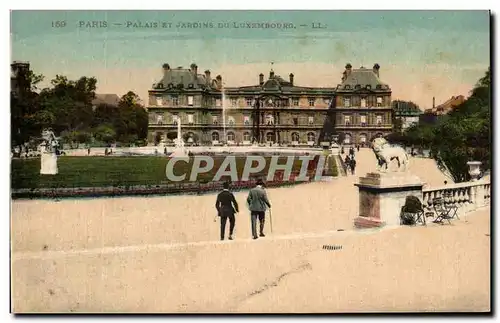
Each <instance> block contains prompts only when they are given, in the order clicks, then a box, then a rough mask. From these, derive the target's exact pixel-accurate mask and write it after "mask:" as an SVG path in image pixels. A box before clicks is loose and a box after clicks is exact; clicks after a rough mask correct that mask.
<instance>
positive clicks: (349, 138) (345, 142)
mask: <svg viewBox="0 0 500 323" xmlns="http://www.w3.org/2000/svg"><path fill="white" fill-rule="evenodd" d="M351 142H352V136H351V135H350V134H348V133H346V134H345V137H344V144H350V143H351Z"/></svg>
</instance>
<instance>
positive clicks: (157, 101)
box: [156, 96, 163, 105]
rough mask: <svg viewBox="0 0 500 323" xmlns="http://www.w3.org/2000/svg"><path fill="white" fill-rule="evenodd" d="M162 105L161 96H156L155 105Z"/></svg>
mask: <svg viewBox="0 0 500 323" xmlns="http://www.w3.org/2000/svg"><path fill="white" fill-rule="evenodd" d="M162 103H163V101H162V99H161V96H157V97H156V105H163V104H162Z"/></svg>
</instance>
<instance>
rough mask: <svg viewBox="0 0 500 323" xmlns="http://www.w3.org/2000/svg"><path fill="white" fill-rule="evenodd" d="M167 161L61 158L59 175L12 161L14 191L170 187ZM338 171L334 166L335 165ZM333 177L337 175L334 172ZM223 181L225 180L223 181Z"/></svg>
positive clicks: (182, 168)
mask: <svg viewBox="0 0 500 323" xmlns="http://www.w3.org/2000/svg"><path fill="white" fill-rule="evenodd" d="M285 158H286V157H280V159H279V163H280V164H284V163H285V162H286V159H285ZM269 159H270V157H266V167H265V168H264V170H262V171H261V172H259V173H258V174H252V175H251V176H267V174H268V168H269V163H270V162H269ZM168 160H169V159H168V158H165V157H155V156H138V157H137V156H136V157H110V156H102V157H99V156H89V157H69V156H62V157H59V158H58V168H59V173H58V174H57V175H40V159H39V158H35V159H13V160H12V164H11V187H12V189H20V188H56V187H65V188H70V187H106V186H134V185H161V184H168V183H169V182H168V180H167V178H166V175H165V168H166V164H167V162H168ZM223 160H224V157H214V169H213V170H212V171H210V172H207V173H205V174H200V175H199V176H198V178H200V180H201V181H207V182H208V181H211V180H212V179H213V177H214V176H215V174H216V172H217V170H218V168H219V166H220V165H221V163H222V161H223ZM192 163H193V160H191V161H190V162H189V163H187V164H186V163H184V162H178V163H176V164H175V170H174V174H175V175H181V174H183V173H186V174H187V176H186V178H187V179H189V175H190V173H191V172H190V171H191V166H192ZM244 165H245V157H237V158H236V168H237V172H238V178H241V175H242V172H243V167H244ZM300 167H301V162H300V160H298V159H297V160H296V161H295V163H294V166H293V171H294V172H295V171H296V172H299V171H300ZM333 167H334V168H335V165H333ZM333 174H334V176H335V175H336V174H337V172H336V169H334V170H333ZM223 179H224V178H223Z"/></svg>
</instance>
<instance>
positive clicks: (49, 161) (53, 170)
mask: <svg viewBox="0 0 500 323" xmlns="http://www.w3.org/2000/svg"><path fill="white" fill-rule="evenodd" d="M42 140H43V143H42V144H41V146H42V156H41V159H40V174H42V175H55V174H57V173H58V168H57V154H56V150H57V146H58V145H59V141H58V140H57V138H56V136H55V134H54V132H53V131H52V130H51V129H44V130H43V131H42Z"/></svg>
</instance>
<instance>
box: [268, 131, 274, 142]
mask: <svg viewBox="0 0 500 323" xmlns="http://www.w3.org/2000/svg"><path fill="white" fill-rule="evenodd" d="M266 141H267V142H274V134H273V133H272V132H268V133H267V134H266Z"/></svg>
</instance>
